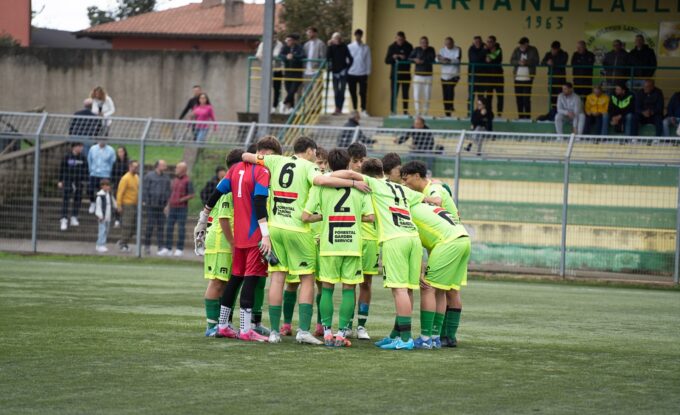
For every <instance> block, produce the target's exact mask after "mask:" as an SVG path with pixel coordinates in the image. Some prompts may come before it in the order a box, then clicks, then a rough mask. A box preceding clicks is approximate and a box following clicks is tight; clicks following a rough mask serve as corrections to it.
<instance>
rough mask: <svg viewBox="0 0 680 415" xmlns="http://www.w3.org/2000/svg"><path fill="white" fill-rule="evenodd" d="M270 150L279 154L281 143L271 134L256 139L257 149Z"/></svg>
mask: <svg viewBox="0 0 680 415" xmlns="http://www.w3.org/2000/svg"><path fill="white" fill-rule="evenodd" d="M260 150H272V151H273V152H274V154H281V153H283V151H281V143H279V140H277V139H276V137H274V136H273V135H265V136H264V137H262V138H260V139H259V140H257V150H256V151H260Z"/></svg>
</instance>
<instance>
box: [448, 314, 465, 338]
mask: <svg viewBox="0 0 680 415" xmlns="http://www.w3.org/2000/svg"><path fill="white" fill-rule="evenodd" d="M462 312H463V309H461V308H448V309H447V310H446V335H447V336H449V337H450V338H452V339H455V338H456V332H458V326H459V325H460V314H461V313H462Z"/></svg>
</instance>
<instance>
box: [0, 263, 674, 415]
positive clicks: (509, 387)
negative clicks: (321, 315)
mask: <svg viewBox="0 0 680 415" xmlns="http://www.w3.org/2000/svg"><path fill="white" fill-rule="evenodd" d="M204 287H205V282H204V281H203V279H202V276H201V268H200V267H199V265H197V264H181V263H175V262H172V263H163V262H159V261H136V260H118V261H113V260H111V259H94V258H78V259H74V258H70V259H69V258H57V257H20V256H14V255H2V256H0V412H1V413H41V414H43V413H50V414H56V413H88V414H90V413H115V414H126V413H165V414H169V413H182V414H185V413H220V412H221V413H258V414H263V413H292V412H296V413H386V412H390V413H461V412H462V413H612V412H626V413H632V412H636V411H640V412H643V413H654V414H662V413H675V414H677V413H678V408H680V393H678V391H679V390H680V330H679V329H678V328H679V326H680V292H679V291H678V290H644V289H632V288H615V287H597V286H579V285H570V284H551V283H527V282H503V281H475V280H472V281H471V282H470V285H469V286H468V287H467V289H466V290H464V292H463V299H464V311H463V321H462V326H461V329H460V332H459V342H460V346H459V348H457V349H442V350H433V351H411V352H407V351H400V352H396V351H381V350H379V349H377V348H375V347H374V346H372V344H370V343H364V342H359V341H357V340H355V341H354V346H353V347H352V348H349V349H326V348H323V347H313V346H301V345H297V344H294V343H293V341H292V339H291V338H286V339H285V341H284V343H283V344H280V345H266V344H247V343H243V342H238V341H234V340H224V339H206V338H204V337H203V330H204V317H203V302H202V295H203V289H204ZM375 287H376V289H375V294H374V301H373V304H372V305H371V315H370V319H369V324H368V327H369V331H370V333H371V334H372V335H373V336H374V337H375V338H378V337H379V336H382V335H384V334H385V333H386V332H387V330H388V328H389V326H391V323H392V321H393V320H392V319H393V317H392V310H393V306H392V301H391V296H390V295H389V293H388V292H387V291H386V290H384V289H382V288H381V287H380V282H379V281H377V284H376V285H375ZM336 296H337V293H336ZM296 311H297V310H296ZM265 315H266V312H265ZM415 315H416V319H415V327H414V331H415V332H416V333H417V332H418V331H419V329H418V323H417V313H416V314H415ZM336 318H337V316H336ZM265 320H267V319H266V318H265Z"/></svg>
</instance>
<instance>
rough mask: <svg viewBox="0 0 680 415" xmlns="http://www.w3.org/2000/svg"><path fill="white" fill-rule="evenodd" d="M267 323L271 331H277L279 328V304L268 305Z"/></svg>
mask: <svg viewBox="0 0 680 415" xmlns="http://www.w3.org/2000/svg"><path fill="white" fill-rule="evenodd" d="M269 324H271V326H272V331H275V332H277V333H278V332H279V329H280V328H281V327H280V325H281V306H280V305H270V306H269Z"/></svg>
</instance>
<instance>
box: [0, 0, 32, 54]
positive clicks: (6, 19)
mask: <svg viewBox="0 0 680 415" xmlns="http://www.w3.org/2000/svg"><path fill="white" fill-rule="evenodd" d="M7 35H9V36H11V37H12V38H14V39H15V40H17V41H18V42H19V44H20V45H21V46H23V47H27V46H29V45H30V44H31V0H12V1H9V0H3V1H0V36H7Z"/></svg>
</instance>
